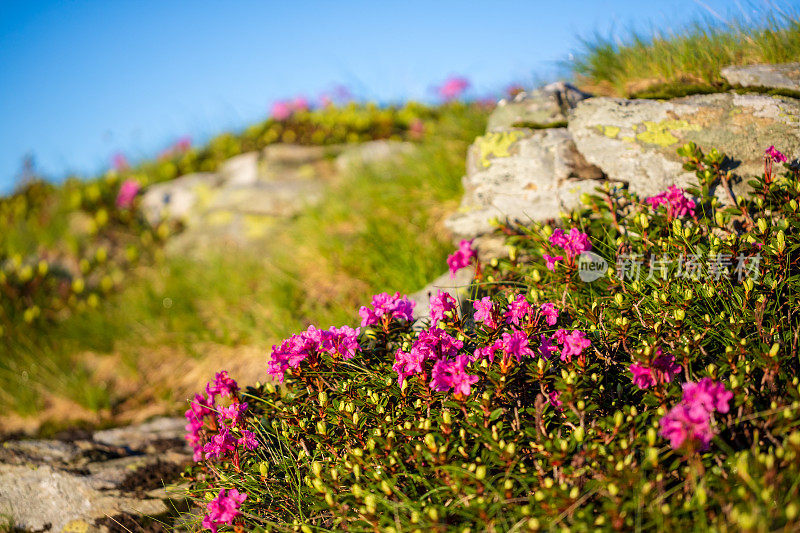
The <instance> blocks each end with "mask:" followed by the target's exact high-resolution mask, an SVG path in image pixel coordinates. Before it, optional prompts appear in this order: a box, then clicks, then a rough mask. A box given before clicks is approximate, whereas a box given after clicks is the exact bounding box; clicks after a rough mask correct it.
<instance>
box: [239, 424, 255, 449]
mask: <svg viewBox="0 0 800 533" xmlns="http://www.w3.org/2000/svg"><path fill="white" fill-rule="evenodd" d="M236 442H237V443H238V444H239V446H242V447H244V448H247V449H248V450H255V449H256V448H258V439H256V434H255V433H253V432H252V431H248V430H246V429H243V430H242V436H241V437H239V440H237V441H236Z"/></svg>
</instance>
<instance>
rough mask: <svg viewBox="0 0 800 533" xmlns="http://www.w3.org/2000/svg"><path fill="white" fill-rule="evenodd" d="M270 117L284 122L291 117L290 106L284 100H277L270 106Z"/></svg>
mask: <svg viewBox="0 0 800 533" xmlns="http://www.w3.org/2000/svg"><path fill="white" fill-rule="evenodd" d="M270 115H271V116H272V118H273V119H275V120H286V119H287V118H289V117H290V116H291V115H292V106H291V104H290V103H289V102H286V101H285V100H278V101H277V102H275V103H274V104H272V109H271V111H270Z"/></svg>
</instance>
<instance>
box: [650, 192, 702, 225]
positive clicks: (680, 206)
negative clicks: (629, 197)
mask: <svg viewBox="0 0 800 533" xmlns="http://www.w3.org/2000/svg"><path fill="white" fill-rule="evenodd" d="M645 202H647V203H649V204H650V206H651V207H652V208H653V209H657V208H658V206H659V205H666V206H667V217H669V218H670V219H673V218H678V217H685V216H686V215H689V216H690V217H693V216H694V208H695V206H696V204H695V202H694V200H692V199H691V198H689V197H688V196H686V193H685V192H684V190H683V189H681V188H680V187H676V186H674V185H670V186H669V187H667V190H666V191H664V192H662V193H661V194H658V195H656V196H651V197H650V198H647V199H645Z"/></svg>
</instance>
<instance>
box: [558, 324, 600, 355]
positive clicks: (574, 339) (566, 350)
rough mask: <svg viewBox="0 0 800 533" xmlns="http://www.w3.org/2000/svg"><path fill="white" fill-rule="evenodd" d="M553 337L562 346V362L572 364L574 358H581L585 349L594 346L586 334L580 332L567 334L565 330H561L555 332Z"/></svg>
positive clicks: (575, 331)
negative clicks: (575, 356)
mask: <svg viewBox="0 0 800 533" xmlns="http://www.w3.org/2000/svg"><path fill="white" fill-rule="evenodd" d="M553 337H554V338H555V339H556V342H558V343H559V344H560V345H561V360H562V361H566V362H570V361H572V356H574V355H577V356H580V355H581V353H583V350H584V349H585V348H588V347H589V346H591V345H592V343H591V341H590V340H589V339H587V338H586V334H585V333H584V332H582V331H579V330H577V329H576V330H573V331H572V332H571V333H567V330H565V329H559V330H558V331H556V332H555V334H554V335H553Z"/></svg>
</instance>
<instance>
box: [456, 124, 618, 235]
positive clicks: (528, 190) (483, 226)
mask: <svg viewBox="0 0 800 533" xmlns="http://www.w3.org/2000/svg"><path fill="white" fill-rule="evenodd" d="M467 158H468V162H467V169H468V173H467V176H466V177H465V178H464V180H463V181H464V196H463V198H462V201H461V207H460V208H459V211H458V212H457V213H455V214H454V215H452V216H451V217H450V218H449V219H448V220H447V221H446V223H445V224H446V226H447V227H448V229H450V231H451V232H452V233H453V235H454V237H455V239H456V240H459V239H470V238H474V237H477V236H479V235H483V234H487V233H491V232H492V231H493V230H494V225H493V223H492V220H493V219H498V220H505V219H509V220H518V221H521V222H529V221H531V220H546V219H549V218H554V217H557V216H558V215H559V213H561V212H563V211H567V210H569V209H570V208H572V207H575V206H576V205H577V204H578V201H579V199H580V196H581V194H582V193H584V192H593V191H594V189H595V187H597V186H598V185H599V182H598V181H597V179H599V178H602V177H603V174H602V172H600V171H599V170H598V169H596V168H594V167H593V166H591V165H589V164H588V163H587V162H586V161H585V160H584V159H583V157H582V156H581V154H580V153H578V151H577V150H576V149H575V145H574V143H573V142H572V138H571V137H570V134H569V132H568V131H567V130H566V129H564V128H558V129H547V130H529V129H513V130H507V131H502V132H489V133H487V134H486V135H484V136H482V137H478V138H477V139H476V140H475V143H474V144H473V145H472V146H471V147H470V149H469V153H468V156H467Z"/></svg>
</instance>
